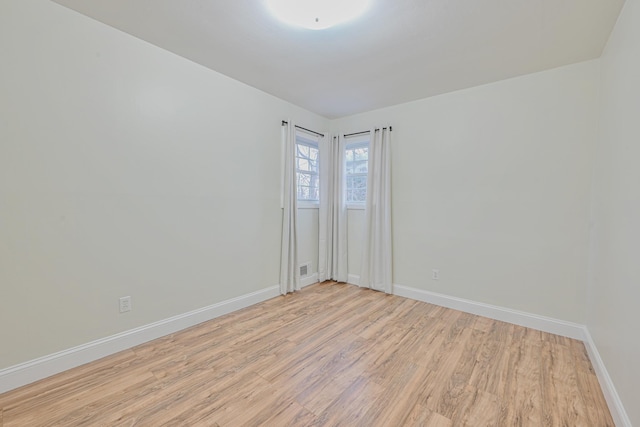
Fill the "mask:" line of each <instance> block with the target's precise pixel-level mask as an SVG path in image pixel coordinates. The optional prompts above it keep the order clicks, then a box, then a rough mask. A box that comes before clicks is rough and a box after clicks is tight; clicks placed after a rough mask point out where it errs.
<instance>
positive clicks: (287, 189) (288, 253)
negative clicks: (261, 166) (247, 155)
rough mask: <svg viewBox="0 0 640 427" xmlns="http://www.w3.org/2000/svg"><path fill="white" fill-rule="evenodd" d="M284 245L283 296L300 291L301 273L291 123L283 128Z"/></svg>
mask: <svg viewBox="0 0 640 427" xmlns="http://www.w3.org/2000/svg"><path fill="white" fill-rule="evenodd" d="M282 146H283V155H284V159H283V174H282V175H283V179H282V205H283V210H282V244H281V254H280V293H281V294H282V295H286V294H287V293H289V292H293V291H296V290H299V289H300V272H299V270H298V192H297V185H296V167H295V159H296V155H295V150H296V127H295V125H294V124H293V122H292V121H291V120H289V122H288V123H286V122H283V125H282Z"/></svg>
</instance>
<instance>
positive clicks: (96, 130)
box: [0, 0, 328, 369]
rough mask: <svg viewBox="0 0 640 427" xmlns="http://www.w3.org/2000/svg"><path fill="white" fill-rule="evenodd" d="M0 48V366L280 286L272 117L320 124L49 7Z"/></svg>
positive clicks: (12, 25)
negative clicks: (129, 305)
mask: <svg viewBox="0 0 640 427" xmlns="http://www.w3.org/2000/svg"><path fill="white" fill-rule="evenodd" d="M0 52H2V55H1V57H0V61H1V64H0V291H1V296H0V336H1V341H2V344H1V345H0V369H1V368H4V367H7V366H11V365H13V364H16V363H19V362H24V361H26V360H30V359H32V358H36V357H39V356H43V355H47V354H50V353H53V352H56V351H58V350H62V349H67V348H70V347H73V346H75V345H79V344H83V343H86V342H89V341H91V340H94V339H97V338H101V337H105V336H108V335H111V334H114V333H117V332H120V331H124V330H129V329H132V328H134V327H137V326H140V325H144V324H147V323H150V322H153V321H156V320H160V319H165V318H167V317H170V316H172V315H176V314H180V313H184V312H187V311H189V310H192V309H196V308H199V307H203V306H207V305H210V304H213V303H216V302H219V301H222V300H225V299H228V298H232V297H236V296H239V295H243V294H246V293H249V292H252V291H256V290H259V289H263V288H265V287H268V286H272V285H276V284H277V283H278V280H279V267H278V265H279V258H280V228H281V209H280V189H279V180H280V120H282V119H286V118H291V119H292V120H295V121H296V122H297V123H299V124H301V125H303V126H305V127H310V128H311V129H326V128H327V127H328V121H327V120H325V119H324V118H322V117H319V116H317V115H314V114H311V113H309V112H307V111H305V110H302V109H300V108H298V107H295V106H293V105H291V104H288V103H286V102H284V101H282V100H279V99H277V98H275V97H272V96H270V95H267V94H265V93H263V92H260V91H258V90H255V89H253V88H251V87H248V86H246V85H243V84H241V83H239V82H237V81H234V80H232V79H229V78H227V77H225V76H222V75H220V74H218V73H215V72H213V71H211V70H208V69H206V68H203V67H201V66H199V65H196V64H194V63H192V62H190V61H187V60H185V59H183V58H180V57H178V56H176V55H174V54H171V53H169V52H166V51H163V50H161V49H159V48H156V47H154V46H151V45H149V44H148V43H145V42H142V41H140V40H138V39H135V38H133V37H131V36H129V35H126V34H124V33H121V32H119V31H117V30H114V29H112V28H110V27H107V26H105V25H103V24H100V23H98V22H95V21H93V20H91V19H89V18H86V17H84V16H81V15H79V14H77V13H75V12H73V11H70V10H68V9H65V8H64V7H62V6H60V5H58V4H55V3H53V2H50V1H47V0H3V1H2V2H0ZM124 295H130V296H132V298H133V311H132V312H130V313H128V314H124V315H120V314H119V313H118V297H120V296H124Z"/></svg>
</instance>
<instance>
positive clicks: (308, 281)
mask: <svg viewBox="0 0 640 427" xmlns="http://www.w3.org/2000/svg"><path fill="white" fill-rule="evenodd" d="M316 283H318V273H313V274H311V275H309V276H307V277H301V278H300V287H301V288H304V287H307V286H311V285H315V284H316Z"/></svg>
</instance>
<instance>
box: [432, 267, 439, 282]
mask: <svg viewBox="0 0 640 427" xmlns="http://www.w3.org/2000/svg"><path fill="white" fill-rule="evenodd" d="M431 278H432V279H433V280H438V279H440V270H438V269H435V268H434V269H433V270H431Z"/></svg>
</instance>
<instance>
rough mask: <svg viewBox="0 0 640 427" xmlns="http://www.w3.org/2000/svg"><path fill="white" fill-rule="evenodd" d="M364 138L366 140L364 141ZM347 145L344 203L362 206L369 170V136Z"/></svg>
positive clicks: (364, 199)
mask: <svg viewBox="0 0 640 427" xmlns="http://www.w3.org/2000/svg"><path fill="white" fill-rule="evenodd" d="M365 138H366V139H365ZM365 138H362V137H360V138H358V140H357V141H354V142H350V143H348V144H347V146H346V149H345V163H346V174H345V177H346V201H347V203H348V204H349V203H351V204H364V203H365V202H366V201H367V172H368V170H369V140H368V138H369V135H366V136H365Z"/></svg>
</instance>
